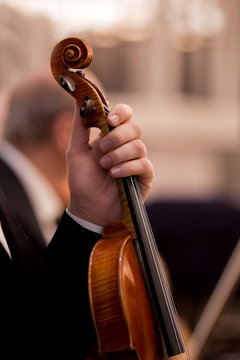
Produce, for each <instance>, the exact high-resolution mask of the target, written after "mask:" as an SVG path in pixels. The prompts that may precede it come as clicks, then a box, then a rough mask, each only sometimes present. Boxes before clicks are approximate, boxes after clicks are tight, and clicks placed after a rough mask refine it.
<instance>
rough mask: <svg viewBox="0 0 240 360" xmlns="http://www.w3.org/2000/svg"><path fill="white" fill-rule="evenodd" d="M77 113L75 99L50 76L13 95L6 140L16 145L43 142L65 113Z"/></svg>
mask: <svg viewBox="0 0 240 360" xmlns="http://www.w3.org/2000/svg"><path fill="white" fill-rule="evenodd" d="M65 111H72V112H73V99H72V98H71V96H69V95H68V94H67V93H66V92H65V91H64V90H63V89H61V88H60V87H59V85H57V83H55V80H50V79H49V77H46V76H42V77H41V76H38V77H35V78H32V79H29V80H27V81H24V83H22V84H20V85H18V86H17V87H15V89H14V90H13V91H12V92H11V95H10V99H9V107H8V112H7V115H6V119H5V125H4V129H3V136H4V138H6V139H7V140H9V141H12V142H13V143H22V142H34V141H41V140H44V139H46V138H47V137H48V135H49V129H50V128H51V125H52V123H53V121H54V120H55V119H56V117H57V116H59V115H60V114H61V113H62V112H65Z"/></svg>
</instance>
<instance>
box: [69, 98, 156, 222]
mask: <svg viewBox="0 0 240 360" xmlns="http://www.w3.org/2000/svg"><path fill="white" fill-rule="evenodd" d="M131 117H132V109H131V108H130V107H129V106H127V105H122V104H121V105H116V106H115V107H114V108H113V109H112V110H111V111H110V113H109V115H108V119H107V121H108V123H109V125H111V126H114V127H116V128H115V129H114V130H112V131H111V132H110V133H109V134H107V135H105V136H103V135H102V134H100V135H99V136H97V137H96V138H95V139H93V140H92V141H91V142H89V129H87V128H86V127H85V126H84V124H83V120H82V119H81V117H80V115H79V107H78V105H76V108H75V115H74V121H73V129H72V136H71V141H70V145H69V147H68V151H67V168H68V184H69V189H70V203H69V207H68V209H69V211H70V212H71V213H72V214H74V215H76V216H78V217H80V218H82V219H85V220H87V221H90V222H92V223H95V224H98V225H101V226H106V225H111V224H113V223H115V222H117V221H119V220H120V219H121V203H120V199H119V193H118V188H117V185H116V181H114V178H121V177H127V176H131V175H136V176H137V178H138V182H139V185H140V189H141V192H142V196H143V198H144V199H145V198H146V196H147V194H148V192H149V190H150V188H151V184H152V180H153V167H152V164H151V162H150V161H149V160H148V159H147V158H146V153H147V152H146V148H145V145H144V144H143V143H142V141H141V140H140V138H141V134H142V130H141V127H140V125H139V124H138V123H137V122H135V121H133V120H131Z"/></svg>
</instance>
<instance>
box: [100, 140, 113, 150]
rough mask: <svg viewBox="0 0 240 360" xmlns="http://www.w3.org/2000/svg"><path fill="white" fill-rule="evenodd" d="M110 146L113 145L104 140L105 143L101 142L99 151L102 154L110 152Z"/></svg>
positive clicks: (109, 141)
mask: <svg viewBox="0 0 240 360" xmlns="http://www.w3.org/2000/svg"><path fill="white" fill-rule="evenodd" d="M112 146H113V143H112V141H111V140H106V141H103V142H102V143H101V144H100V149H101V150H102V151H103V152H107V151H110V150H111V149H112Z"/></svg>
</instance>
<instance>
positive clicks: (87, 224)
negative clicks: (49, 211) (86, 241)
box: [66, 209, 103, 234]
mask: <svg viewBox="0 0 240 360" xmlns="http://www.w3.org/2000/svg"><path fill="white" fill-rule="evenodd" d="M66 213H67V214H68V215H69V216H70V217H71V218H72V219H73V220H74V221H76V222H77V223H78V224H79V225H81V226H82V227H84V228H85V229H87V230H90V231H93V232H95V233H97V234H101V233H102V229H103V227H102V226H99V225H96V224H93V223H91V222H89V221H86V220H83V219H81V218H79V217H78V216H76V215H73V214H72V213H70V211H69V210H68V209H66Z"/></svg>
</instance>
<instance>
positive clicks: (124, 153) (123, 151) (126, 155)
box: [100, 139, 147, 169]
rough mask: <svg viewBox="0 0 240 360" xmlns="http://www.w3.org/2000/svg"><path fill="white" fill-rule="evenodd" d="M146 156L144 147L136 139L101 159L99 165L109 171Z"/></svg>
mask: <svg viewBox="0 0 240 360" xmlns="http://www.w3.org/2000/svg"><path fill="white" fill-rule="evenodd" d="M146 155H147V150H146V147H145V145H144V144H143V143H142V141H141V140H139V139H136V140H133V141H130V142H128V143H127V144H124V145H122V146H120V147H118V148H117V149H115V150H113V151H110V152H109V153H107V154H106V155H105V156H103V157H102V158H101V160H100V163H101V166H102V167H103V168H104V169H110V168H112V167H113V166H116V165H118V164H121V163H122V162H125V161H128V160H133V159H137V158H142V157H146Z"/></svg>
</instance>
